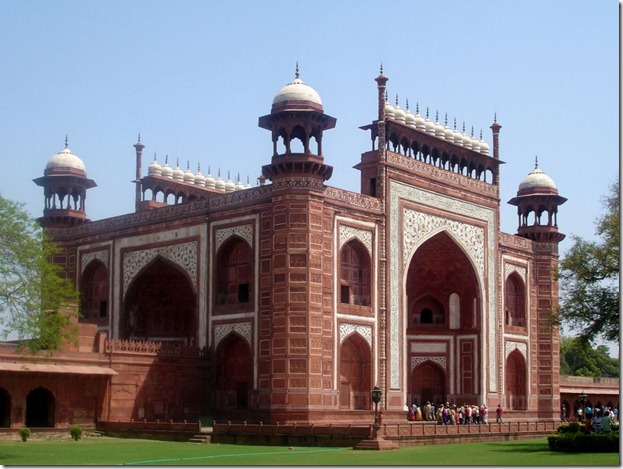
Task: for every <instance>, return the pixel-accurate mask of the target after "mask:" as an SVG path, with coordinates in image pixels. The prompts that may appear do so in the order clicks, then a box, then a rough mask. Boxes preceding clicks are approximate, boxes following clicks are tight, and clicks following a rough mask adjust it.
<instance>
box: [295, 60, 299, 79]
mask: <svg viewBox="0 0 623 469" xmlns="http://www.w3.org/2000/svg"><path fill="white" fill-rule="evenodd" d="M299 76H300V73H299V61H298V60H297V61H296V72H295V73H294V78H298V77H299Z"/></svg>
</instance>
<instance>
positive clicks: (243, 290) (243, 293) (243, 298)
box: [238, 283, 249, 303]
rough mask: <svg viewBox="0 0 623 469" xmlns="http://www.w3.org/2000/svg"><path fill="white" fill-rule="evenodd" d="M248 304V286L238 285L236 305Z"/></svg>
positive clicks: (245, 284) (246, 284)
mask: <svg viewBox="0 0 623 469" xmlns="http://www.w3.org/2000/svg"><path fill="white" fill-rule="evenodd" d="M248 302H249V284H248V283H241V284H239V285H238V303H248Z"/></svg>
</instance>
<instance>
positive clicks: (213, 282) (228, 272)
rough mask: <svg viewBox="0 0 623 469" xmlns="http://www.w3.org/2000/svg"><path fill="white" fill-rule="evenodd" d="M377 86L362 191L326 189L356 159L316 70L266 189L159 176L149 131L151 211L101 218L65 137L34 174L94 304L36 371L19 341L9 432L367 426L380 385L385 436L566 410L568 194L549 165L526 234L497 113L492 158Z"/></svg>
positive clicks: (286, 126) (523, 203)
mask: <svg viewBox="0 0 623 469" xmlns="http://www.w3.org/2000/svg"><path fill="white" fill-rule="evenodd" d="M376 82H377V87H378V115H377V116H373V121H372V123H371V124H369V125H365V126H363V127H362V129H363V130H365V131H367V132H369V133H370V136H371V141H372V148H371V149H370V150H369V151H365V152H364V153H362V154H361V156H360V157H356V156H355V153H353V154H352V155H350V158H352V160H353V163H356V165H355V168H356V170H358V171H359V174H360V179H361V190H360V191H359V192H350V191H347V190H342V189H339V188H335V187H331V186H329V185H327V181H328V180H329V179H330V177H331V175H332V170H333V168H332V167H331V166H330V165H329V164H328V163H330V162H331V159H332V158H337V157H340V158H344V157H349V156H348V155H326V159H325V155H324V154H323V152H322V141H323V138H324V131H326V130H330V129H332V128H333V127H334V126H335V125H336V119H335V118H333V117H331V116H329V115H327V114H325V112H324V106H323V103H322V101H321V99H320V95H319V94H318V93H317V92H316V91H315V90H314V89H313V88H311V87H310V86H309V85H307V84H306V83H304V82H303V80H302V79H301V78H300V75H299V71H298V67H297V71H296V76H295V79H294V80H293V81H292V82H291V83H288V84H287V85H285V86H284V87H283V88H281V90H280V91H279V92H278V93H277V95H276V96H275V97H274V99H273V102H272V107H271V112H270V114H267V115H264V116H262V117H260V118H259V121H258V123H259V126H260V127H261V128H263V129H266V130H268V131H269V132H270V140H268V136H267V146H266V154H267V158H266V164H265V165H264V166H263V167H261V168H256V170H255V171H256V174H257V175H258V176H259V177H258V178H257V179H258V181H259V184H258V185H256V186H254V187H251V184H250V183H249V178H247V182H246V185H243V182H242V181H241V180H240V176H237V177H236V176H234V177H233V178H232V176H231V174H230V173H229V172H228V173H227V176H226V179H224V178H225V173H223V175H222V177H221V172H220V170H218V172H217V173H212V172H211V170H210V166H208V165H204V168H205V167H206V166H207V168H208V169H207V172H206V173H205V174H204V173H202V171H201V169H200V168H201V166H200V165H199V164H197V171H196V172H193V171H191V170H190V163H189V162H187V164H186V169H185V170H184V169H183V168H180V165H179V161H176V163H175V168H174V167H173V161H171V162H170V163H169V161H168V158H167V159H165V161H164V162H161V163H159V162H158V161H156V159H155V158H154V161H153V162H151V163H150V164H149V166H148V168H147V174H144V173H143V171H142V155H143V149H144V148H145V145H144V144H143V143H142V142H141V141H140V137H139V141H138V142H137V143H136V144H135V145H134V147H135V150H136V197H135V207H136V210H135V212H134V213H129V214H127V215H122V216H118V217H114V218H109V219H105V220H99V221H91V220H89V219H88V217H87V212H86V206H85V199H86V192H87V190H88V189H90V188H92V187H94V186H95V182H94V181H93V180H91V179H88V177H87V172H86V167H85V164H84V163H83V161H82V159H80V158H79V157H77V156H76V155H75V154H74V153H72V152H71V151H70V150H69V148H68V145H67V143H66V145H65V148H64V149H63V150H62V151H61V152H60V153H58V154H56V155H54V156H53V157H52V158H51V159H50V160H49V162H48V163H47V166H46V169H45V171H44V175H43V176H42V177H40V178H37V179H35V182H36V183H37V184H38V185H39V186H41V187H42V188H43V191H44V196H45V207H44V210H43V216H42V217H41V218H40V222H41V224H42V225H43V226H44V228H45V230H46V232H47V233H48V235H50V236H51V237H53V238H54V239H55V240H56V242H57V243H58V244H59V245H60V247H61V249H62V252H61V254H60V255H59V256H57V257H56V258H55V259H54V260H55V262H57V263H58V264H59V265H61V266H62V267H63V268H64V269H65V271H66V273H67V275H68V276H69V277H70V278H71V279H73V281H74V282H75V285H76V288H77V289H78V290H79V291H80V293H81V304H80V305H78V307H79V310H80V313H81V319H80V326H81V336H80V343H79V345H78V346H77V347H68V348H67V349H66V350H64V351H63V352H60V353H55V354H54V355H53V356H52V357H50V358H41V359H40V360H38V361H37V362H36V363H31V362H30V361H27V360H23V359H21V358H20V357H18V356H16V355H15V354H14V353H13V349H12V348H10V347H8V346H6V347H3V348H2V349H1V350H0V375H1V377H2V379H1V381H0V417H1V418H0V422H1V423H2V425H3V426H4V427H10V428H17V427H20V426H22V425H27V426H31V427H57V428H64V427H68V426H69V425H71V424H83V425H88V424H94V423H95V422H96V420H100V421H111V422H116V421H130V420H132V419H133V420H134V421H141V420H146V421H156V420H159V421H161V422H162V421H170V420H173V421H176V422H181V421H184V420H186V421H188V422H191V421H197V419H199V417H200V416H207V415H209V416H212V417H214V418H215V419H216V420H217V421H230V422H244V421H247V422H250V423H258V422H260V421H262V422H264V423H266V424H272V425H274V424H276V423H281V424H284V423H293V422H301V423H310V422H334V423H339V424H348V423H361V422H365V423H368V422H369V421H370V416H371V412H372V409H373V405H372V402H371V394H370V392H371V389H372V388H373V387H374V386H379V387H380V389H381V390H382V396H383V397H382V401H381V402H380V405H379V410H382V413H383V418H384V423H391V422H392V421H401V422H402V421H403V420H404V412H403V406H404V403H405V402H409V403H417V404H418V406H421V405H422V404H423V403H426V402H427V401H430V402H431V403H433V404H434V405H438V403H445V402H449V403H457V404H459V405H461V404H463V403H467V404H470V405H474V404H478V405H479V404H481V403H486V404H487V405H488V406H489V407H491V408H495V407H496V406H497V404H498V403H502V404H503V407H504V409H505V410H506V412H505V418H508V419H509V420H511V419H513V418H517V417H519V416H521V418H525V419H537V418H538V419H549V420H557V419H559V417H560V405H561V397H560V396H561V381H560V377H559V376H558V360H559V359H558V348H559V343H558V342H559V338H558V330H557V329H556V328H553V329H552V328H551V327H549V312H550V311H551V310H552V309H553V308H556V307H557V305H558V296H557V292H558V286H557V284H556V279H555V277H554V275H552V272H554V271H555V270H556V266H557V262H558V243H559V242H560V241H561V240H562V239H563V237H564V235H563V234H561V233H559V231H558V226H557V213H558V207H559V206H560V205H562V204H563V203H564V202H565V200H566V199H565V198H564V197H561V196H559V195H558V191H557V189H556V186H555V184H554V182H553V180H552V179H551V178H549V177H548V176H547V175H545V173H543V172H542V170H541V169H540V168H539V167H538V165H535V168H534V170H533V171H532V172H530V174H528V176H527V177H526V178H525V179H524V180H523V181H521V183H520V184H519V190H518V192H517V196H516V197H514V198H513V199H511V200H510V201H509V203H510V204H512V205H514V206H516V207H517V211H518V216H519V220H518V221H519V224H518V233H517V234H507V233H502V232H500V230H499V219H500V213H499V211H500V207H499V204H498V202H499V198H500V187H499V185H500V180H499V167H500V165H501V164H502V163H503V162H502V161H501V160H500V157H501V152H500V129H501V125H500V124H499V123H498V122H497V119H494V122H493V124H491V125H490V128H491V131H492V134H491V137H492V142H491V143H492V145H491V147H490V145H489V144H488V143H486V142H485V141H484V139H483V138H482V133H481V134H480V138H476V137H475V136H474V132H473V130H472V131H471V132H470V133H469V135H468V134H467V133H466V131H465V125H463V131H462V132H461V131H459V130H458V129H457V128H456V121H455V123H454V126H453V127H454V128H450V127H449V126H448V121H447V118H445V119H444V123H441V122H439V118H438V114H436V115H435V120H434V121H433V120H432V119H431V117H429V112H428V109H427V110H426V113H425V117H424V116H422V115H421V114H420V112H419V107H418V106H417V105H416V111H415V114H413V113H412V112H411V110H410V108H409V104H408V103H407V104H406V106H405V109H402V108H401V106H400V104H399V102H398V98H396V102H395V104H394V105H392V104H390V103H389V102H388V101H387V100H386V94H387V82H388V78H387V77H386V76H385V75H383V73H382V72H381V74H380V75H379V76H378V77H377V78H376ZM466 117H468V116H466ZM482 125H483V123H476V126H477V127H478V126H482ZM271 144H272V145H271ZM490 148H492V154H490ZM86 153H87V155H86V156H85V161H86V162H87V163H88V152H86ZM242 157H243V155H242V154H241V158H242ZM221 163H222V162H221ZM212 167H215V166H214V165H212ZM253 178H254V179H255V176H253ZM510 183H511V184H516V183H517V181H515V182H513V181H511V182H510ZM584 388H585V389H588V388H587V387H586V386H584ZM608 392H610V391H608ZM616 394H617V392H614V393H612V394H607V392H606V391H604V395H603V399H604V403H605V399H611V400H616V402H614V404H615V405H618V396H617V397H615V396H616ZM565 399H573V397H572V396H571V395H569V396H566V397H565ZM572 407H573V402H572V401H571V400H568V401H567V409H571V408H572Z"/></svg>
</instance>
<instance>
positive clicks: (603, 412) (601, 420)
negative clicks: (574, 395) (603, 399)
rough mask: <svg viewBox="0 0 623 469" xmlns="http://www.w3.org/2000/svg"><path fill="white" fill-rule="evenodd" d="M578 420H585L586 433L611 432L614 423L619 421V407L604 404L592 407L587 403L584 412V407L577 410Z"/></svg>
mask: <svg viewBox="0 0 623 469" xmlns="http://www.w3.org/2000/svg"><path fill="white" fill-rule="evenodd" d="M576 416H577V419H578V421H580V422H584V425H585V427H586V430H585V431H586V433H590V432H591V431H593V432H595V433H609V432H611V431H612V424H614V423H618V421H619V420H618V418H619V409H617V408H616V407H615V408H612V407H608V406H603V407H597V406H596V407H595V408H592V407H591V406H590V405H587V406H586V407H585V408H584V412H582V408H581V407H580V408H578V409H577V411H576Z"/></svg>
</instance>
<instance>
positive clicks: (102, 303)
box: [80, 259, 110, 322]
mask: <svg viewBox="0 0 623 469" xmlns="http://www.w3.org/2000/svg"><path fill="white" fill-rule="evenodd" d="M109 294H110V283H109V272H108V268H107V267H106V265H104V263H103V262H102V261H101V260H99V259H93V260H92V261H91V262H89V263H88V264H87V266H86V267H85V269H84V271H83V272H82V276H81V278H80V314H81V321H82V320H87V321H93V320H95V321H97V322H100V320H103V321H104V322H105V320H106V318H108V297H109Z"/></svg>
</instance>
